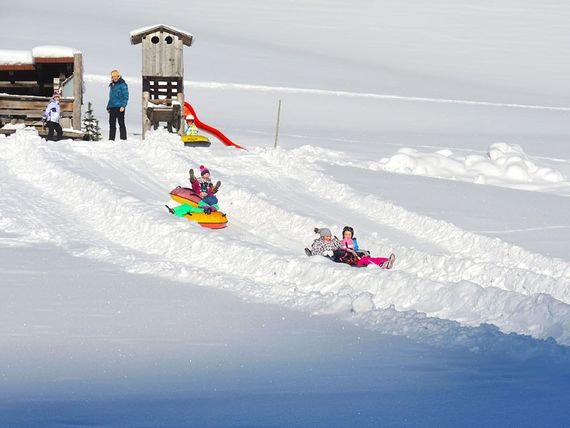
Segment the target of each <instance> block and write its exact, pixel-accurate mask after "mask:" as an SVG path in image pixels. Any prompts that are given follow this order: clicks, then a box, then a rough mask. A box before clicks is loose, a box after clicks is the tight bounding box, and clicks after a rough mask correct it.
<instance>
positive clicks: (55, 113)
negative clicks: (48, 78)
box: [42, 92, 63, 141]
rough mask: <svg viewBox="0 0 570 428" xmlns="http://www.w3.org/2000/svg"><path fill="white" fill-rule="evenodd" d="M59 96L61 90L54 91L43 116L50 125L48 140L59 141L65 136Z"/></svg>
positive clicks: (48, 125)
mask: <svg viewBox="0 0 570 428" xmlns="http://www.w3.org/2000/svg"><path fill="white" fill-rule="evenodd" d="M59 98H60V95H59V92H54V93H53V95H52V97H51V100H50V102H49V104H48V106H47V107H46V110H45V111H44V114H43V116H42V119H43V120H44V122H46V123H47V127H48V135H47V140H52V141H57V140H60V139H61V138H62V137H63V129H61V125H60V124H59V119H60V117H61V107H60V105H59ZM54 131H55V132H56V133H57V138H56V139H55V140H54V138H53V133H54Z"/></svg>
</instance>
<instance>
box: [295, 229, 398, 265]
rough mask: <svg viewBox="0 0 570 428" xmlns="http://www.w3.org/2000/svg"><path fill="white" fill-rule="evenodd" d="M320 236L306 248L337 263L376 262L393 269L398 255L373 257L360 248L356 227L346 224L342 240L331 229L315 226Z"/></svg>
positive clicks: (313, 253)
mask: <svg viewBox="0 0 570 428" xmlns="http://www.w3.org/2000/svg"><path fill="white" fill-rule="evenodd" d="M315 233H318V234H319V235H320V236H319V238H317V239H315V241H314V242H313V244H312V245H311V248H310V249H309V248H305V253H307V255H308V256H316V255H320V256H325V257H327V258H329V259H331V260H332V261H334V262H337V263H346V264H348V265H351V266H368V265H369V264H376V265H378V266H380V267H382V268H384V269H392V267H393V266H394V262H395V261H396V256H395V255H394V254H393V253H392V254H390V256H389V257H387V258H386V257H371V256H370V252H368V251H365V250H360V249H359V248H358V241H357V240H356V238H355V237H354V229H353V228H352V227H350V226H345V227H344V229H342V238H343V239H342V241H341V240H339V239H338V238H337V237H336V236H333V235H332V233H331V231H330V229H328V228H326V227H323V228H320V229H319V228H315Z"/></svg>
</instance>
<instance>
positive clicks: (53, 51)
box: [32, 46, 81, 58]
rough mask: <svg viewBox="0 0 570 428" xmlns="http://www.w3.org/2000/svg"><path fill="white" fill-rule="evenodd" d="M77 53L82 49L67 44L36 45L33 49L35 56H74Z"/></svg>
mask: <svg viewBox="0 0 570 428" xmlns="http://www.w3.org/2000/svg"><path fill="white" fill-rule="evenodd" d="M76 53H81V51H78V50H77V49H74V48H70V47H67V46H36V47H35V48H33V49H32V56H33V57H34V58H73V55H74V54H76Z"/></svg>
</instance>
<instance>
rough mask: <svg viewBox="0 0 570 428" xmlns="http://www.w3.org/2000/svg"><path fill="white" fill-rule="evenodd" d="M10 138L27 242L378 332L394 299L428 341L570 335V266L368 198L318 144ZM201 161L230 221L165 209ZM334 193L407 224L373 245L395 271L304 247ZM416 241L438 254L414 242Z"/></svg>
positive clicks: (11, 192) (19, 222)
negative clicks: (213, 225) (471, 335)
mask: <svg viewBox="0 0 570 428" xmlns="http://www.w3.org/2000/svg"><path fill="white" fill-rule="evenodd" d="M2 147H3V150H2V152H1V153H0V164H2V168H0V171H2V176H3V180H2V182H1V183H2V184H1V185H0V186H1V192H0V206H2V211H1V213H0V224H2V225H3V228H4V230H5V231H6V232H9V233H17V234H20V235H22V236H24V237H25V239H26V240H28V241H29V242H33V241H34V240H38V242H42V240H45V241H49V242H51V243H56V244H58V245H60V246H62V247H63V248H65V249H67V251H69V252H71V253H73V254H75V255H77V256H79V257H90V258H95V259H98V260H102V261H105V262H111V263H114V264H117V265H120V266H122V267H123V268H124V269H125V270H127V271H129V272H136V273H140V274H147V275H157V276H164V277H168V278H171V279H175V280H178V281H184V282H192V283H199V284H203V285H206V286H215V287H220V288H224V289H230V290H233V291H234V292H237V293H239V294H240V295H242V296H243V297H244V298H247V299H254V300H260V301H265V302H271V303H279V304H284V305H287V306H290V307H298V308H302V309H304V310H309V311H312V312H316V313H336V314H339V315H340V316H345V317H347V318H350V319H354V320H360V321H362V320H366V325H368V326H371V328H383V327H381V320H383V319H385V318H386V317H387V316H388V315H387V314H390V311H388V312H386V311H387V310H388V309H389V308H390V307H393V308H394V310H395V311H396V312H397V315H393V314H392V315H389V318H390V319H391V320H392V321H391V325H392V328H393V329H394V330H393V333H395V334H401V335H407V336H412V337H419V336H422V333H421V331H419V330H417V326H416V324H415V323H416V322H417V319H418V316H420V318H421V316H422V315H414V316H410V315H409V314H422V313H423V314H427V315H429V316H430V317H438V318H440V319H439V320H434V319H433V318H430V321H428V324H429V326H430V328H429V330H430V331H431V332H432V333H433V334H432V333H430V334H427V333H423V336H422V337H430V338H431V339H430V340H441V339H436V338H437V337H440V336H441V335H445V331H448V330H450V327H449V326H450V323H451V325H457V328H458V329H456V328H455V327H454V328H453V330H454V331H456V334H455V333H454V335H453V336H449V337H448V339H446V340H449V341H454V342H461V340H462V339H461V337H462V336H464V335H465V332H464V330H462V329H463V328H466V327H477V326H479V325H480V324H482V323H486V324H493V325H495V326H497V327H498V328H499V329H500V330H501V331H503V332H516V333H520V334H525V335H531V336H533V337H535V338H549V337H552V338H554V339H556V340H557V341H558V342H559V343H563V344H570V305H569V303H570V292H569V290H570V264H568V263H566V262H564V261H562V260H558V259H552V258H548V257H545V256H542V255H538V254H532V253H529V252H528V251H525V250H523V249H521V248H518V247H516V246H513V245H510V244H508V243H505V242H502V241H500V240H498V239H490V238H486V237H482V236H479V235H476V234H473V233H469V232H466V231H464V230H461V229H459V228H457V227H455V226H453V225H451V224H449V223H447V222H445V221H442V220H438V219H431V218H428V217H425V216H421V215H418V214H416V213H413V212H408V211H406V210H404V209H402V208H401V207H398V206H396V205H394V204H391V203H387V202H385V201H383V200H381V199H380V198H379V197H378V196H375V195H362V194H359V193H358V191H357V190H355V189H354V188H352V187H351V186H349V185H347V184H344V183H342V182H337V181H335V179H334V178H333V177H330V176H327V175H325V174H323V172H322V171H321V170H320V168H319V167H318V166H317V165H315V163H311V162H309V161H306V159H307V158H308V157H309V156H308V155H309V154H310V152H311V151H312V149H311V147H305V148H302V149H299V150H282V149H278V150H273V149H252V150H251V151H249V152H242V151H237V150H229V149H227V148H225V147H223V146H221V145H219V146H215V145H214V146H212V147H211V148H210V149H209V150H208V151H198V150H188V149H186V148H184V147H183V145H182V144H181V143H180V140H179V138H178V136H176V135H169V134H167V133H164V132H154V133H150V134H149V136H148V138H147V139H146V140H145V141H142V142H141V141H134V140H132V141H127V142H124V143H121V144H113V143H111V142H108V141H102V142H99V143H86V142H71V141H62V142H59V143H58V144H53V143H46V142H44V141H43V140H41V139H39V137H38V136H37V134H34V133H33V132H22V131H18V132H17V133H16V134H14V135H12V136H10V137H8V138H6V139H4V140H3V141H2ZM199 164H205V165H206V166H208V167H209V169H210V170H211V171H212V172H213V175H214V179H221V180H222V189H221V191H220V194H219V198H220V205H221V207H222V210H223V211H225V212H227V213H228V218H229V227H228V228H227V229H225V230H221V231H215V232H214V231H209V230H205V229H201V228H199V227H198V226H196V225H195V224H192V223H190V222H187V221H186V220H184V219H178V218H175V217H173V216H171V215H170V214H168V212H167V211H166V209H165V208H164V203H166V202H168V197H167V194H168V191H169V190H170V189H171V188H173V187H175V186H176V185H181V184H182V185H183V184H185V183H186V182H187V171H188V168H189V167H192V166H193V167H197V166H198V165H199ZM293 189H294V191H293ZM339 198H341V199H343V201H346V203H345V204H343V209H344V210H347V215H351V216H353V217H358V218H364V217H368V218H370V219H371V220H373V221H374V224H375V229H373V230H369V229H363V230H361V232H362V233H363V234H365V235H367V236H374V234H375V233H377V232H378V231H379V230H380V231H381V230H382V229H383V228H386V227H390V228H393V229H396V230H398V232H399V236H400V238H399V241H398V242H390V241H387V240H385V239H378V240H377V241H376V242H374V243H373V244H372V245H371V246H369V249H370V250H371V251H372V252H373V254H383V253H385V252H387V251H389V250H391V249H393V250H395V251H396V252H397V254H398V263H397V265H396V269H395V270H393V271H384V270H381V269H379V268H377V267H368V268H366V269H358V270H355V269H353V268H351V267H349V266H345V265H337V264H333V263H330V262H329V261H327V260H326V259H324V258H320V257H311V258H307V257H306V256H304V254H303V252H302V248H303V247H304V246H305V245H306V244H307V243H308V240H309V239H310V237H311V231H312V228H313V227H314V226H316V225H323V226H328V227H331V228H332V229H333V230H339V229H340V227H342V225H339V224H335V223H332V222H326V223H325V224H323V220H322V215H323V213H327V212H329V213H333V214H334V213H335V212H336V211H335V209H336V210H337V211H338V200H339ZM14 200H18V201H20V203H19V204H18V206H14V204H13V201H14ZM362 206H366V207H367V208H368V209H367V211H366V212H362V209H361V207H362ZM315 207H317V208H316V209H315ZM313 213H314V215H313ZM379 218H381V219H382V222H378V219H379ZM418 241H426V242H429V243H431V244H432V247H431V248H433V251H432V252H427V250H423V251H421V250H418V249H416V248H415V243H416V242H418ZM204 260H209V261H212V262H209V263H204ZM423 316H425V315H423ZM454 323H455V324H454ZM457 323H458V324H457ZM374 326H376V327H374ZM443 341H444V342H445V340H443ZM468 341H470V340H468Z"/></svg>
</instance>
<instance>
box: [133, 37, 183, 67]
mask: <svg viewBox="0 0 570 428" xmlns="http://www.w3.org/2000/svg"><path fill="white" fill-rule="evenodd" d="M167 38H170V40H172V41H171V43H168V42H167ZM155 42H156V43H155ZM142 45H143V56H142V57H143V72H142V75H143V76H155V77H171V76H178V77H183V76H184V63H183V60H182V50H183V48H184V43H183V41H182V39H180V38H179V37H177V36H176V35H173V34H170V33H165V32H163V31H156V32H154V33H150V34H148V35H146V36H145V37H144V38H143V42H142Z"/></svg>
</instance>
